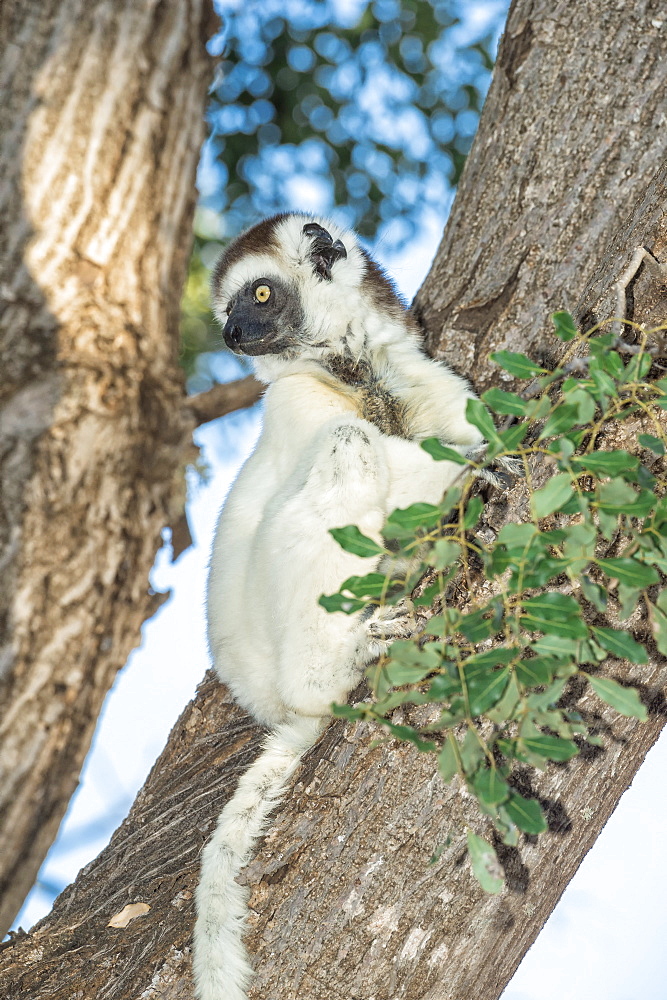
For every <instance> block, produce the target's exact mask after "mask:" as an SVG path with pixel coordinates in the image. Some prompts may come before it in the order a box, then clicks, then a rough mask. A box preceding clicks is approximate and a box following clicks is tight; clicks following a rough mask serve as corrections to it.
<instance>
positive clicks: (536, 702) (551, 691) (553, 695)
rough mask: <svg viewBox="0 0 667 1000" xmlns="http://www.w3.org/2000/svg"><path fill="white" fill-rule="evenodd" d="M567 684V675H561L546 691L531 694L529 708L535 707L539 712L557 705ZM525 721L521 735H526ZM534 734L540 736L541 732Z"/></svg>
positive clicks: (528, 699) (528, 701)
mask: <svg viewBox="0 0 667 1000" xmlns="http://www.w3.org/2000/svg"><path fill="white" fill-rule="evenodd" d="M566 684H567V677H561V678H560V679H559V680H557V681H554V683H553V684H550V685H549V687H548V688H547V689H546V691H542V692H540V694H531V695H529V696H528V698H527V699H526V701H527V703H528V706H529V708H532V709H534V710H535V711H537V712H543V711H546V709H549V708H551V706H552V705H555V704H556V702H557V701H558V699H559V698H560V697H561V695H562V694H563V691H564V690H565V685H566ZM523 725H524V723H522V730H521V735H522V736H525V735H526V733H525V730H524V729H523ZM532 735H534V736H539V733H533V734H532Z"/></svg>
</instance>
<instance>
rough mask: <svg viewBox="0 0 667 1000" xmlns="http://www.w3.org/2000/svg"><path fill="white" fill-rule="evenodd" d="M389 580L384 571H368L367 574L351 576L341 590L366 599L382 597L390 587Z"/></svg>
mask: <svg viewBox="0 0 667 1000" xmlns="http://www.w3.org/2000/svg"><path fill="white" fill-rule="evenodd" d="M388 585H389V581H388V580H387V577H386V576H385V575H384V573H367V574H366V576H350V577H348V578H347V580H346V581H345V582H344V583H342V584H341V587H340V589H341V592H342V593H349V594H352V596H353V597H358V598H360V599H361V598H363V599H365V600H366V601H368V600H370V598H372V597H381V596H382V594H383V593H384V592H385V591H386V590H387V589H388Z"/></svg>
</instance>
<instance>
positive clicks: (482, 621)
mask: <svg viewBox="0 0 667 1000" xmlns="http://www.w3.org/2000/svg"><path fill="white" fill-rule="evenodd" d="M487 614H488V609H487V608H480V610H479V611H471V612H470V614H468V615H463V616H462V617H461V620H460V621H459V631H460V632H462V633H463V635H464V636H465V637H466V639H467V640H468V641H469V642H482V640H483V639H490V638H491V636H492V635H495V633H496V632H497V631H498V628H497V627H496V626H495V625H494V622H493V619H492V618H485V617H484V616H485V615H487Z"/></svg>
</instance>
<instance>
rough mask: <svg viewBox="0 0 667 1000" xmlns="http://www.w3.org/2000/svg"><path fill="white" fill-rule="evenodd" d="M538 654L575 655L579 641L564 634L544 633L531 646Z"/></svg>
mask: <svg viewBox="0 0 667 1000" xmlns="http://www.w3.org/2000/svg"><path fill="white" fill-rule="evenodd" d="M531 649H533V650H534V651H535V652H536V653H538V655H540V656H576V655H577V652H578V650H579V642H578V641H577V640H576V639H570V638H569V637H568V636H566V635H545V636H544V638H543V639H538V640H537V641H536V642H534V643H533V644H532V646H531Z"/></svg>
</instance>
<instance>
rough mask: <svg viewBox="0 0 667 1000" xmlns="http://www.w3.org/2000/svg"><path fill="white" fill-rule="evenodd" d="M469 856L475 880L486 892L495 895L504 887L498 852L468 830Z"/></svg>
mask: <svg viewBox="0 0 667 1000" xmlns="http://www.w3.org/2000/svg"><path fill="white" fill-rule="evenodd" d="M468 854H469V855H470V864H471V865H472V870H473V874H474V876H475V878H476V879H477V881H478V882H479V884H480V885H481V887H482V889H484V892H490V893H492V894H493V895H495V894H496V893H497V892H500V890H501V889H502V887H503V885H504V878H503V870H502V868H501V867H500V862H499V861H498V858H497V856H496V852H495V851H494V849H493V848H492V847H491V844H488V843H487V842H486V840H484V839H483V838H482V837H478V836H477V834H476V833H473V832H472V830H468Z"/></svg>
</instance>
